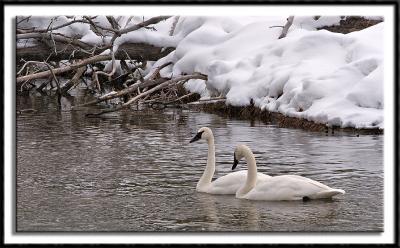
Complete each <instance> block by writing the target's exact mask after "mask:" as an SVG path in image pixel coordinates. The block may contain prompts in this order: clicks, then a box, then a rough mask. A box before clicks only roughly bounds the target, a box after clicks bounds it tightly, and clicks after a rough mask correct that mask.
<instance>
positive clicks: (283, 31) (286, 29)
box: [278, 16, 294, 39]
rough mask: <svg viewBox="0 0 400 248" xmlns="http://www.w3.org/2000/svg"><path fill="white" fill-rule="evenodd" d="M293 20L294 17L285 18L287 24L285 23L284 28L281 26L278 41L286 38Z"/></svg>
mask: <svg viewBox="0 0 400 248" xmlns="http://www.w3.org/2000/svg"><path fill="white" fill-rule="evenodd" d="M293 20H294V16H289V17H288V18H287V22H286V24H285V26H283V29H282V33H281V35H280V36H279V38H278V39H282V38H284V37H286V35H287V32H288V31H289V28H290V26H292V24H293Z"/></svg>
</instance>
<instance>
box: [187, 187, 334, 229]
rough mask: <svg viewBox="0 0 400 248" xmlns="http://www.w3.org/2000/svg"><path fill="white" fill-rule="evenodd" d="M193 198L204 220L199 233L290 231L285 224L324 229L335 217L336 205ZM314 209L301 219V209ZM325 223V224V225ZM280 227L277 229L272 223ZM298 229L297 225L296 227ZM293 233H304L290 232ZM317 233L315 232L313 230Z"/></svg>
mask: <svg viewBox="0 0 400 248" xmlns="http://www.w3.org/2000/svg"><path fill="white" fill-rule="evenodd" d="M194 198H195V199H196V200H198V201H199V203H200V205H201V214H202V216H203V220H204V224H203V225H204V227H203V230H209V231H220V230H221V229H222V228H223V227H225V228H226V227H227V226H230V228H228V229H225V230H228V231H241V232H243V231H260V230H265V231H291V229H290V227H289V229H288V225H287V224H285V223H286V222H299V223H302V225H304V226H305V227H310V226H315V227H316V228H317V227H318V226H319V225H321V220H324V224H323V225H327V224H328V223H329V221H330V220H334V219H335V218H336V217H337V212H338V211H340V201H338V200H334V199H321V200H314V201H310V202H301V201H300V202H299V201H295V202H292V201H281V202H278V201H276V202H274V201H249V200H244V199H237V198H235V197H232V196H229V195H210V194H205V193H195V195H194ZM307 208H311V209H314V211H315V212H314V213H312V214H309V215H307V216H304V209H307ZM325 221H327V222H325ZM277 222H279V223H281V224H282V226H281V227H277V226H276V223H277ZM297 225H298V223H297ZM294 230H295V231H307V230H308V228H304V230H298V229H294ZM316 230H317V229H316Z"/></svg>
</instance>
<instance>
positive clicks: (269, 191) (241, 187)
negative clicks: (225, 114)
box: [189, 127, 345, 201]
mask: <svg viewBox="0 0 400 248" xmlns="http://www.w3.org/2000/svg"><path fill="white" fill-rule="evenodd" d="M200 139H204V140H206V141H207V143H208V157H207V165H206V169H205V170H204V173H203V175H202V176H201V178H200V180H199V181H198V183H197V186H196V190H197V191H198V192H204V193H209V194H235V195H236V198H244V199H249V200H267V201H283V200H303V201H304V200H309V199H319V198H331V197H332V196H334V195H337V194H344V193H345V192H344V190H341V189H333V188H330V187H328V186H326V185H324V184H322V183H319V182H317V181H314V180H311V179H309V178H306V177H302V176H297V175H282V176H274V177H271V176H268V175H265V174H263V173H259V172H257V166H256V160H255V158H254V155H253V153H252V152H251V150H250V148H249V147H247V146H245V145H238V146H237V147H236V149H235V152H234V163H233V166H232V170H234V169H235V168H236V166H237V164H238V163H239V160H240V159H242V158H243V157H244V158H245V159H246V162H247V167H248V170H247V171H245V170H242V171H236V172H232V173H229V174H228V175H225V176H222V177H220V178H218V179H216V180H215V181H213V182H212V177H213V175H214V172H215V146H214V136H213V133H212V131H211V129H209V128H207V127H202V128H200V129H199V130H198V132H197V134H196V135H195V136H194V137H193V138H192V139H191V140H190V142H189V143H192V142H195V141H197V140H200Z"/></svg>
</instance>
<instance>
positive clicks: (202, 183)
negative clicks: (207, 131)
mask: <svg viewBox="0 0 400 248" xmlns="http://www.w3.org/2000/svg"><path fill="white" fill-rule="evenodd" d="M207 143H208V156H207V166H206V169H205V170H204V172H203V175H202V176H201V178H200V180H199V182H198V183H197V188H198V189H199V188H201V187H206V186H208V185H210V184H211V180H212V177H213V175H214V172H215V146H214V137H210V138H209V139H207Z"/></svg>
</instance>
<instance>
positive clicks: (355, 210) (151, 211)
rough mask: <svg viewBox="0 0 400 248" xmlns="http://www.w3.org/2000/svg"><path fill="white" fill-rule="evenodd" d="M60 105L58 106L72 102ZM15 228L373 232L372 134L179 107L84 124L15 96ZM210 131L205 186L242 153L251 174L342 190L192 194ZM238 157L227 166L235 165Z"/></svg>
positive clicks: (379, 145) (74, 115) (38, 99)
mask: <svg viewBox="0 0 400 248" xmlns="http://www.w3.org/2000/svg"><path fill="white" fill-rule="evenodd" d="M78 101H84V99H83V100H82V99H80V100H77V99H75V98H70V99H65V98H63V99H62V104H63V110H64V109H68V108H69V106H70V105H71V104H72V105H74V104H77V103H78ZM27 108H33V109H36V110H37V112H36V113H22V114H18V115H17V170H16V172H17V179H16V182H17V211H16V214H17V231H382V230H383V203H382V202H383V136H379V135H360V136H359V137H356V136H355V135H351V134H348V135H338V136H336V135H333V136H332V135H329V136H326V134H325V133H315V132H308V131H303V130H300V129H289V128H278V127H276V126H274V125H267V124H264V123H262V122H257V121H256V122H253V123H251V122H249V121H246V120H237V119H228V118H224V117H221V116H218V115H214V114H209V113H203V112H198V111H194V110H188V109H165V110H163V111H154V110H143V111H124V112H120V113H112V114H108V115H105V116H104V117H103V118H85V117H84V114H85V113H86V111H91V110H93V109H87V110H86V111H74V112H69V111H60V110H58V109H57V104H56V101H55V99H54V98H52V97H43V96H30V97H22V96H19V97H18V98H17V110H20V109H27ZM202 126H208V127H210V128H212V130H213V132H214V136H215V142H216V162H217V169H216V174H215V176H214V177H215V178H217V177H220V176H223V175H225V174H227V173H229V172H230V171H231V165H232V162H233V161H232V160H233V151H234V147H235V146H236V144H238V143H243V144H247V145H249V146H250V147H251V148H252V150H253V152H254V154H255V156H256V159H257V165H258V170H259V171H260V172H263V173H266V174H269V175H272V176H274V175H281V174H296V175H301V176H306V177H309V178H311V179H314V180H317V181H320V182H322V183H325V184H327V185H329V186H331V187H336V188H341V189H344V190H345V191H346V194H345V195H341V196H338V197H335V198H333V199H331V200H315V201H308V202H302V201H295V202H266V201H249V200H243V199H236V198H234V196H221V195H208V194H204V193H197V192H196V191H195V187H196V183H197V180H198V179H199V178H200V176H201V174H202V172H203V170H204V168H205V164H206V156H207V144H206V142H205V141H203V140H201V141H198V142H195V143H191V144H189V140H190V139H191V138H192V136H194V135H195V133H196V130H197V129H198V128H200V127H202ZM245 168H246V166H245V163H244V161H242V162H241V163H240V165H239V167H238V169H245Z"/></svg>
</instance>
